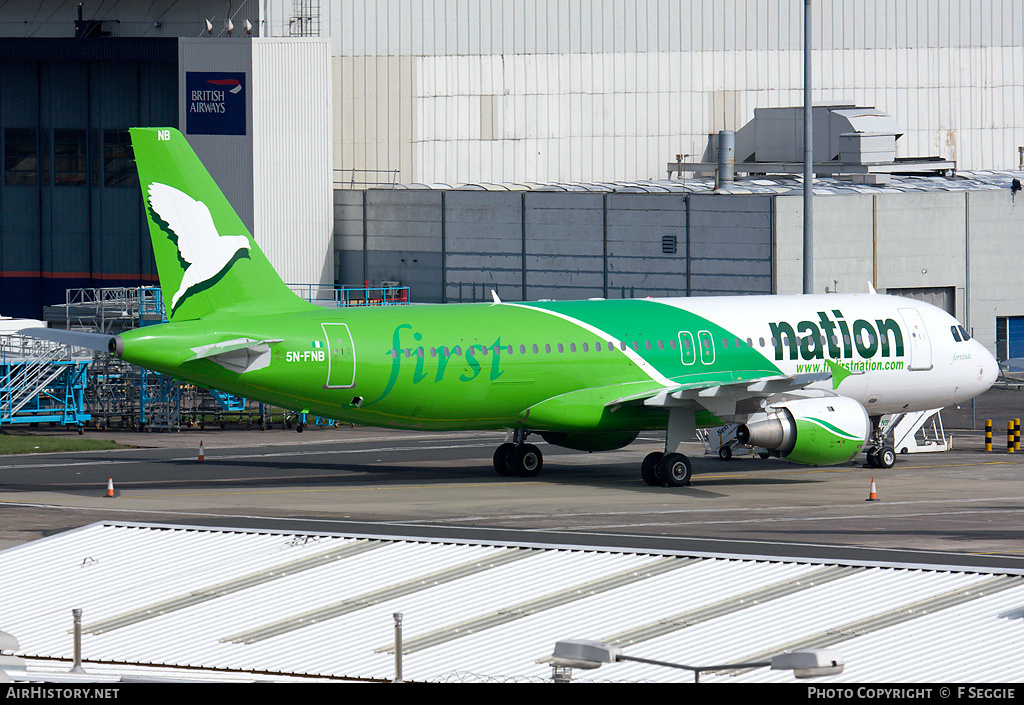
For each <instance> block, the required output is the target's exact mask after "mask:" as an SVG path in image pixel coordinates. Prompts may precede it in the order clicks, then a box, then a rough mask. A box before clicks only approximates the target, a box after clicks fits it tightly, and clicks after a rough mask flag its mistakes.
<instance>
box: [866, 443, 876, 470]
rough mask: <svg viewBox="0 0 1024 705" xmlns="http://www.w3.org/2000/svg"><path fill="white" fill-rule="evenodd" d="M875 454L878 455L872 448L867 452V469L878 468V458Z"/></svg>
mask: <svg viewBox="0 0 1024 705" xmlns="http://www.w3.org/2000/svg"><path fill="white" fill-rule="evenodd" d="M876 453H878V449H877V448H872V449H871V450H869V451H868V457H867V463H868V467H869V468H877V467H878V456H877V455H876Z"/></svg>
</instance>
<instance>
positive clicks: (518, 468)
mask: <svg viewBox="0 0 1024 705" xmlns="http://www.w3.org/2000/svg"><path fill="white" fill-rule="evenodd" d="M526 435H527V434H526V432H525V431H523V430H520V429H516V430H515V431H514V432H513V434H512V442H511V443H502V444H501V445H500V446H498V449H497V450H496V451H494V470H495V471H496V472H497V473H498V474H499V475H501V476H502V477H536V476H537V475H539V474H540V471H541V468H543V467H544V455H543V454H542V453H541V452H540V448H538V447H537V446H535V445H533V444H532V443H525V442H524V441H525V440H526Z"/></svg>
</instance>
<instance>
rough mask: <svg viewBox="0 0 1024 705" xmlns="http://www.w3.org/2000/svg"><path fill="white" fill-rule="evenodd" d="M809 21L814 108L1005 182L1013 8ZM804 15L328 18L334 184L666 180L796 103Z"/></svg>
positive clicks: (854, 7)
mask: <svg viewBox="0 0 1024 705" xmlns="http://www.w3.org/2000/svg"><path fill="white" fill-rule="evenodd" d="M279 4H280V5H282V11H286V9H285V8H284V7H283V5H284V4H286V3H283V2H282V3H279ZM814 8H815V9H814V26H815V30H814V31H815V36H814V40H813V41H814V45H815V47H816V51H815V57H814V66H815V68H814V84H815V86H816V89H815V91H814V100H815V102H833V103H834V102H840V103H856V104H859V105H869V106H875V107H877V108H879V109H881V110H883V111H886V112H888V113H890V114H892V115H894V116H895V118H896V119H897V121H898V122H899V123H900V125H901V126H902V127H903V128H904V130H905V134H904V137H903V138H902V139H900V141H899V142H898V143H897V144H898V154H899V156H926V155H939V156H942V157H946V158H953V159H956V160H958V162H959V164H958V166H959V168H961V169H1002V168H1009V167H1012V166H1014V165H1016V163H1017V150H1016V148H1017V146H1018V145H1019V144H1022V143H1024V101H1022V100H1021V99H1020V96H1021V94H1022V91H1024V71H1022V69H1021V66H1024V48H1022V47H1024V4H1022V3H1020V2H1019V0H992V1H991V2H974V1H972V0H940V1H937V2H926V1H925V0H899V1H895V2H894V1H893V0H857V1H854V0H832V1H823V2H816V3H815V4H814ZM802 11H803V8H802V3H799V2H775V1H771V0H749V1H748V0H690V1H689V2H687V1H680V2H668V1H667V0H593V1H591V2H587V1H584V0H578V1H567V2H558V3H551V2H545V1H543V0H515V1H513V0H507V1H501V0H499V1H497V2H493V3H471V2H460V1H459V0H450V1H444V0H439V1H438V2H435V3H421V2H414V1H413V0H392V1H391V2H373V1H371V0H348V1H347V2H341V3H338V4H331V5H325V7H324V10H323V12H324V14H325V17H324V24H325V26H327V27H329V28H330V33H331V42H332V52H333V54H334V57H335V58H334V73H335V81H336V86H337V88H338V90H337V91H336V94H337V95H338V96H339V97H338V99H337V100H336V102H335V111H336V115H338V116H339V119H338V120H337V123H338V125H339V126H340V133H339V134H337V135H336V139H335V161H336V167H337V168H339V169H360V170H399V171H400V178H399V180H400V181H402V182H406V183H411V182H426V183H447V184H458V183H472V182H502V181H514V182H517V181H600V180H631V179H648V178H657V177H660V176H663V175H664V168H665V162H667V161H669V160H672V159H673V158H674V156H675V155H676V154H690V155H695V156H700V155H703V154H704V152H705V150H706V149H707V148H708V135H709V134H713V133H717V131H718V130H720V129H733V130H736V129H739V128H740V127H742V126H743V125H744V124H746V123H747V122H748V121H749V120H751V119H752V118H753V110H754V108H755V107H772V106H785V105H799V104H800V103H801V102H802V80H803V79H802V66H803V64H802V53H801V47H802ZM746 156H747V155H745V154H742V155H741V154H738V155H737V158H738V159H743V158H745V157H746Z"/></svg>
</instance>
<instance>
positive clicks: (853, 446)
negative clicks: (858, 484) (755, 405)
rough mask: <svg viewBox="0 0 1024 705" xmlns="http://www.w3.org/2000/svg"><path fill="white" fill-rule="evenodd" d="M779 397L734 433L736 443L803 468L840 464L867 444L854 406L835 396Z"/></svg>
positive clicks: (866, 428)
mask: <svg viewBox="0 0 1024 705" xmlns="http://www.w3.org/2000/svg"><path fill="white" fill-rule="evenodd" d="M780 396H781V397H783V398H781V399H779V400H778V401H772V400H769V403H768V404H766V405H765V410H764V411H763V412H760V413H757V414H753V415H752V416H751V417H750V419H749V420H748V421H747V423H745V424H743V425H741V426H740V427H739V428H738V429H736V438H737V439H738V440H739V441H740V443H745V444H748V445H751V446H755V447H758V448H766V449H768V450H770V451H776V452H777V453H778V454H779V455H780V456H782V457H783V458H786V459H787V460H792V461H794V462H797V463H803V464H805V465H838V464H839V463H845V462H846V461H848V460H851V459H852V458H853V457H854V456H855V455H857V453H859V452H860V450H861V448H863V447H864V444H865V443H867V440H868V436H869V435H870V433H871V421H870V419H868V412H867V411H866V410H865V409H864V407H863V406H861V405H860V403H859V402H857V401H855V400H853V399H850V398H848V397H841V396H835V395H828V396H814V397H810V398H808V397H795V396H791V395H780Z"/></svg>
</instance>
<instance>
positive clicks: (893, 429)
mask: <svg viewBox="0 0 1024 705" xmlns="http://www.w3.org/2000/svg"><path fill="white" fill-rule="evenodd" d="M940 411H942V409H941V408H939V409H929V410H927V411H914V412H909V413H905V414H893V415H892V416H890V417H889V420H888V423H887V425H886V428H885V434H886V435H887V436H889V437H891V438H892V442H893V445H892V447H893V449H894V450H895V451H896V452H897V453H940V452H943V451H947V450H951V449H952V448H953V436H952V435H950V436H946V435H945V429H944V428H943V426H942V415H941V414H940V413H939V412H940ZM929 422H931V423H930V424H929Z"/></svg>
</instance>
